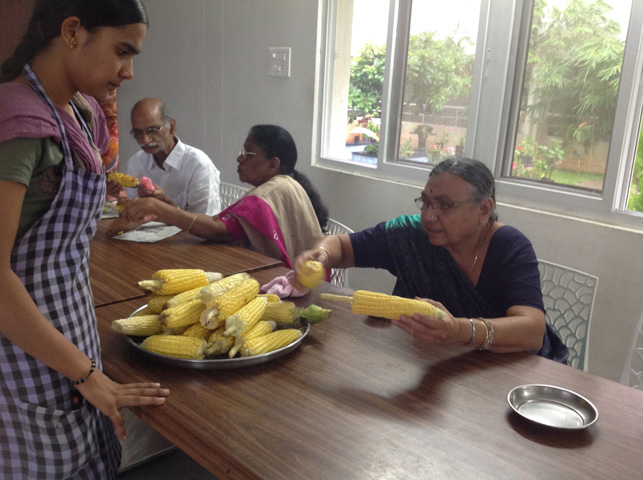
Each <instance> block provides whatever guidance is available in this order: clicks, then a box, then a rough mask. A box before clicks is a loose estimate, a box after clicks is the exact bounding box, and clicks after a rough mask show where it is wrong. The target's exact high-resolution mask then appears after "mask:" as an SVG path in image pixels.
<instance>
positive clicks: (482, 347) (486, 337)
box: [478, 318, 489, 350]
mask: <svg viewBox="0 0 643 480" xmlns="http://www.w3.org/2000/svg"><path fill="white" fill-rule="evenodd" d="M478 320H480V321H481V322H482V326H483V327H484V330H485V334H484V342H482V346H481V347H480V348H479V350H485V348H484V346H485V345H486V344H487V342H488V341H489V327H487V324H486V323H485V322H483V321H482V319H481V318H479V319H478Z"/></svg>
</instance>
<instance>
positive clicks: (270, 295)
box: [257, 293, 281, 303]
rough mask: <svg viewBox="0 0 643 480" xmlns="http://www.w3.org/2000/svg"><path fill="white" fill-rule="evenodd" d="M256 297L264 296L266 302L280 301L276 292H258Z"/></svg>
mask: <svg viewBox="0 0 643 480" xmlns="http://www.w3.org/2000/svg"><path fill="white" fill-rule="evenodd" d="M257 297H266V300H268V303H275V302H281V297H280V296H279V295H277V294H276V293H260V294H259V295H257Z"/></svg>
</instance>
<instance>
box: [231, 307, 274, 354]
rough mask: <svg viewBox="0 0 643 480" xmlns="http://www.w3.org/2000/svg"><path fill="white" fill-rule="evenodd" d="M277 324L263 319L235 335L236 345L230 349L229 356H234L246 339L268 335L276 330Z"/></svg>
mask: <svg viewBox="0 0 643 480" xmlns="http://www.w3.org/2000/svg"><path fill="white" fill-rule="evenodd" d="M228 318H230V317H228ZM276 326H277V324H276V323H275V322H263V321H260V322H257V323H256V324H255V326H254V327H252V328H251V329H249V330H248V331H247V332H246V333H244V334H243V335H240V336H238V337H234V345H233V346H232V348H230V351H229V352H228V356H229V357H230V358H232V357H234V356H235V355H236V354H237V352H238V351H239V349H240V348H241V346H242V345H243V343H244V342H245V341H246V340H250V339H251V338H256V337H261V336H262V335H268V334H269V333H270V332H272V331H274V329H275V328H276Z"/></svg>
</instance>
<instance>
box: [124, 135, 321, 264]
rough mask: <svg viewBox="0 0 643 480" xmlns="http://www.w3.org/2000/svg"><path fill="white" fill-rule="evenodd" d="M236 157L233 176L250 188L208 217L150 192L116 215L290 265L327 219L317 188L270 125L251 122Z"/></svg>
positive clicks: (291, 146)
mask: <svg viewBox="0 0 643 480" xmlns="http://www.w3.org/2000/svg"><path fill="white" fill-rule="evenodd" d="M237 162H238V163H239V165H238V167H237V172H238V173H239V180H240V181H242V182H245V183H249V184H250V185H252V187H253V188H251V189H250V190H249V192H248V193H247V194H246V195H245V196H244V197H242V198H241V199H240V200H239V201H238V202H237V203H235V204H233V205H231V206H230V207H228V208H226V209H225V210H223V211H222V212H221V213H219V214H218V215H215V216H214V217H211V216H208V215H204V214H193V213H188V212H185V211H183V210H180V209H177V208H172V207H171V206H169V205H167V204H164V203H163V202H160V201H158V200H156V199H154V198H140V199H135V200H130V201H127V202H126V204H125V209H124V210H123V212H122V214H121V216H122V217H123V218H125V219H126V220H128V221H135V222H139V223H140V222H141V221H146V222H147V221H152V220H157V221H159V222H163V223H166V224H168V225H176V226H178V227H181V228H183V229H184V230H186V231H187V232H190V233H192V234H193V235H197V236H200V237H204V238H208V239H211V240H215V241H220V242H230V241H234V242H235V243H237V244H240V245H242V246H245V247H247V248H250V249H252V250H254V251H257V252H259V253H262V254H264V255H268V256H270V257H273V258H278V259H280V260H282V261H283V262H284V264H285V265H286V266H287V267H289V268H292V260H294V258H295V257H296V256H297V255H298V254H299V253H300V252H303V251H304V250H306V249H307V248H308V246H310V245H312V244H313V243H314V242H315V241H316V240H318V239H320V238H321V237H322V236H323V234H322V228H325V226H326V222H327V221H328V209H327V208H326V207H325V206H324V205H323V203H322V201H321V198H320V196H319V193H318V192H317V191H316V190H315V188H314V187H313V186H312V184H311V183H310V181H309V180H308V178H307V177H306V176H304V175H303V174H301V173H299V172H298V171H296V170H295V164H296V163H297V147H296V146H295V142H294V140H293V138H292V136H291V135H290V133H288V131H286V130H285V129H284V128H282V127H279V126H276V125H255V126H254V127H252V128H251V129H250V132H249V133H248V137H247V138H246V141H245V142H244V144H243V149H242V150H241V151H240V152H239V156H238V157H237Z"/></svg>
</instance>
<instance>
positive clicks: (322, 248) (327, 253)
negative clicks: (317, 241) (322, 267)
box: [317, 247, 333, 263]
mask: <svg viewBox="0 0 643 480" xmlns="http://www.w3.org/2000/svg"><path fill="white" fill-rule="evenodd" d="M317 249H318V250H323V251H324V252H326V255H328V263H331V260H332V259H333V257H331V256H330V252H329V251H328V250H326V249H325V248H324V247H317Z"/></svg>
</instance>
